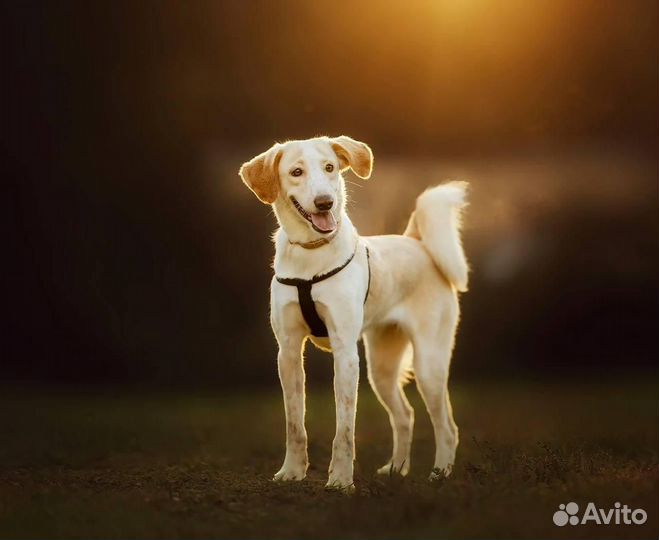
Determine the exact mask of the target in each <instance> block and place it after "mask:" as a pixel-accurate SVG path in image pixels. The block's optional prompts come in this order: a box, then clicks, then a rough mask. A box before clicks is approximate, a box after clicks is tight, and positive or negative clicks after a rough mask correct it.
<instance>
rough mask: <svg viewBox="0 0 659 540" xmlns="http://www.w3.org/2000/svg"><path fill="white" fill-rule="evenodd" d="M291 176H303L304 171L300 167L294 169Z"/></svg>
mask: <svg viewBox="0 0 659 540" xmlns="http://www.w3.org/2000/svg"><path fill="white" fill-rule="evenodd" d="M291 176H302V169H300V167H298V168H297V169H293V170H292V171H291Z"/></svg>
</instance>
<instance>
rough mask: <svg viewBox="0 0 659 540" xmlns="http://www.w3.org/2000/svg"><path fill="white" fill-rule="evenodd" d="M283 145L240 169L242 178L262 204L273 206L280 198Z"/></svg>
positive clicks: (278, 145)
mask: <svg viewBox="0 0 659 540" xmlns="http://www.w3.org/2000/svg"><path fill="white" fill-rule="evenodd" d="M281 150H282V149H281V144H275V145H274V146H273V147H272V148H270V150H267V151H265V152H263V153H262V154H259V155H258V156H256V157H254V158H252V159H251V160H249V161H248V162H247V163H243V165H242V167H240V171H239V173H238V174H240V178H242V180H243V182H245V185H246V186H247V187H248V188H249V189H251V190H252V191H253V192H254V195H256V196H257V197H258V198H259V200H260V201H261V202H264V203H265V204H272V203H273V202H275V201H276V200H277V197H278V196H279V160H280V159H281Z"/></svg>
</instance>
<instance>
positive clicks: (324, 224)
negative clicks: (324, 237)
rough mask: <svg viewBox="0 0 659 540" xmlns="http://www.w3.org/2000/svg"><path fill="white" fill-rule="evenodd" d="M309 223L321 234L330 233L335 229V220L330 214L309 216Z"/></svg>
mask: <svg viewBox="0 0 659 540" xmlns="http://www.w3.org/2000/svg"><path fill="white" fill-rule="evenodd" d="M311 221H312V223H313V224H314V225H315V226H316V228H317V229H319V230H321V231H323V232H332V231H333V230H334V229H336V220H335V219H334V216H333V215H332V212H318V213H317V214H311Z"/></svg>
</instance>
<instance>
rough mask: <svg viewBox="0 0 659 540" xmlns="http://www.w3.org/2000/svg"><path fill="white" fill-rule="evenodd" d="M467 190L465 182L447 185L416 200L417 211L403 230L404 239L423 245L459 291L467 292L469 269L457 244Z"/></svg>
mask: <svg viewBox="0 0 659 540" xmlns="http://www.w3.org/2000/svg"><path fill="white" fill-rule="evenodd" d="M467 186H468V184H467V182H449V183H447V184H442V185H439V186H435V187H433V188H429V189H427V190H426V191H424V192H423V193H422V194H421V195H420V196H419V198H418V199H417V200H416V210H415V211H414V212H413V213H412V217H411V218H410V221H409V223H408V225H407V229H406V230H405V235H406V236H412V237H414V238H417V239H419V240H421V242H423V245H424V246H425V247H426V249H427V250H428V252H429V253H430V255H431V257H432V258H433V260H434V261H435V264H436V265H437V266H438V267H439V269H440V270H441V271H442V273H443V274H444V276H446V278H447V279H448V280H449V281H450V282H451V283H452V284H453V285H454V286H455V288H456V289H457V290H458V291H466V290H467V282H468V281H469V266H468V265H467V259H466V258H465V254H464V251H463V249H462V241H461V240H460V226H461V221H462V220H461V214H462V208H464V206H465V205H466V201H465V197H466V191H467Z"/></svg>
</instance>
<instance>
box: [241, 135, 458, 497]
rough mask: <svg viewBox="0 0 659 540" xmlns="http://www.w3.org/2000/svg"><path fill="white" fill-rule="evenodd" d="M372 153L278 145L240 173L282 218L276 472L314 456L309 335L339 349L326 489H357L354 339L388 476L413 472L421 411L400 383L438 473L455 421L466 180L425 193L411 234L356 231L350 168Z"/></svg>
mask: <svg viewBox="0 0 659 540" xmlns="http://www.w3.org/2000/svg"><path fill="white" fill-rule="evenodd" d="M372 168H373V153H372V151H371V149H370V148H369V146H368V145H366V144H365V143H363V142H359V141H356V140H354V139H351V138H350V137H347V136H340V137H335V138H330V137H317V138H313V139H308V140H301V141H288V142H285V143H277V144H275V145H274V146H272V147H271V148H270V149H269V150H267V151H266V152H263V153H262V154H260V155H258V156H256V157H254V158H253V159H251V160H250V161H248V162H246V163H244V164H243V165H242V167H241V168H240V171H239V175H240V177H241V178H242V180H243V182H244V183H245V184H246V185H247V187H249V189H251V190H252V191H253V192H254V194H255V195H256V196H257V197H258V198H259V199H260V200H261V201H262V202H263V203H265V204H268V205H272V208H273V209H274V213H275V215H276V217H277V221H278V223H279V229H278V230H277V231H276V232H275V234H274V236H273V240H274V243H275V248H276V249H275V258H274V271H275V276H274V277H273V280H272V284H271V287H270V298H271V302H270V308H271V316H270V322H271V325H272V329H273V331H274V335H275V338H276V340H277V343H278V345H279V353H278V356H277V362H278V371H279V378H280V381H281V386H282V390H283V395H284V408H285V413H286V456H285V458H284V463H283V465H282V467H281V469H280V470H279V471H278V472H277V473H276V474H275V475H274V480H275V481H290V480H302V479H303V478H305V476H306V472H307V467H308V465H309V459H308V454H307V432H306V428H305V423H304V416H305V373H304V366H303V350H304V345H305V342H306V340H307V338H309V339H311V341H312V342H313V343H314V344H315V345H317V346H318V347H320V348H322V349H324V350H327V351H331V352H332V354H333V357H334V394H335V403H336V434H335V437H334V441H333V444H332V458H331V462H330V466H329V478H328V481H327V486H326V487H327V488H329V489H338V490H348V491H351V490H353V489H354V484H353V466H354V459H355V414H356V406H357V387H358V379H359V356H358V348H357V342H358V340H359V339H360V337H363V340H364V345H365V351H366V359H367V366H368V378H369V381H370V384H371V387H372V388H373V390H374V392H375V394H376V395H377V397H378V399H379V400H380V403H381V404H382V405H383V407H384V408H385V409H386V411H387V413H388V414H389V419H390V422H391V427H392V431H393V451H392V456H391V459H390V460H389V461H388V462H387V463H386V464H385V465H384V466H383V467H381V468H380V469H378V473H380V474H393V473H397V474H401V475H406V474H407V473H408V471H409V467H410V447H411V443H412V428H413V424H414V411H413V409H412V407H411V406H410V404H409V402H408V400H407V398H406V397H405V393H404V391H403V385H404V384H405V383H406V382H408V381H409V380H410V379H411V378H414V379H415V380H416V384H417V387H418V389H419V392H420V394H421V396H422V397H423V400H424V402H425V405H426V408H427V410H428V413H429V414H430V418H431V420H432V425H433V429H434V436H435V445H436V452H435V461H434V467H433V469H432V472H431V474H430V479H431V480H435V479H438V478H440V477H444V476H446V475H448V474H449V473H450V472H451V468H452V467H453V463H454V461H455V454H456V449H457V446H458V428H457V426H456V423H455V421H454V419H453V411H452V408H451V402H450V399H449V392H448V378H449V365H450V361H451V355H452V351H453V345H454V340H455V334H456V329H457V325H458V319H459V313H460V309H459V302H458V292H463V291H466V290H467V281H468V271H469V270H468V265H467V260H466V258H465V254H464V251H463V248H462V243H461V239H460V225H461V212H462V208H463V207H464V206H465V196H466V188H467V184H466V183H464V182H450V183H447V184H443V185H439V186H436V187H433V188H430V189H428V190H426V191H425V192H424V193H423V194H421V195H420V196H419V197H418V199H417V201H416V208H415V210H414V211H413V213H412V215H411V217H410V220H409V223H408V226H407V228H406V230H405V232H404V234H403V235H385V236H369V237H363V236H359V235H358V233H357V231H356V229H355V227H354V225H353V224H352V223H351V221H350V218H349V217H348V215H347V213H346V187H345V181H344V179H343V173H344V172H345V171H347V170H348V169H352V171H353V172H354V174H356V175H357V176H358V177H359V178H362V179H368V178H369V177H370V176H371V171H372Z"/></svg>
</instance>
